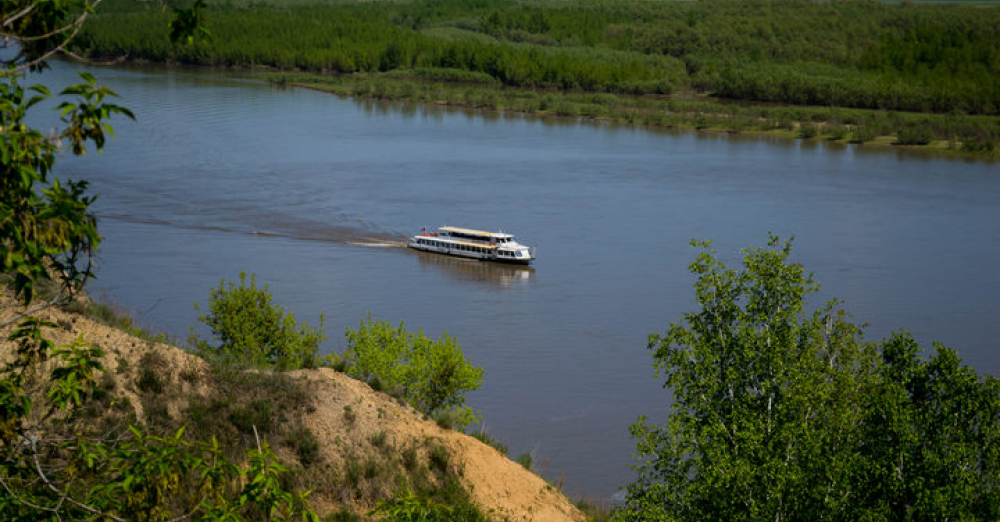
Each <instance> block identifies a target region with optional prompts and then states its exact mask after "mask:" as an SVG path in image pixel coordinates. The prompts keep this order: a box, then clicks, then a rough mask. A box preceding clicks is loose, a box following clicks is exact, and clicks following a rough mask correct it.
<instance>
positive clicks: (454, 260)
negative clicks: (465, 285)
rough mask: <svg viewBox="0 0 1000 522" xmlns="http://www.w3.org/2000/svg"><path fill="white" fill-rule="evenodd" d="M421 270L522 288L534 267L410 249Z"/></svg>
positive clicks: (533, 271) (526, 283)
mask: <svg viewBox="0 0 1000 522" xmlns="http://www.w3.org/2000/svg"><path fill="white" fill-rule="evenodd" d="M410 251H411V252H412V253H413V255H414V256H415V257H416V258H417V261H418V262H419V263H420V268H421V269H422V270H425V271H430V270H433V271H436V272H441V273H444V274H446V275H448V276H450V277H452V278H454V279H456V280H458V281H466V282H475V283H485V284H486V285H488V286H491V287H496V288H503V289H507V288H513V287H526V286H529V285H531V284H533V283H534V282H535V269H534V268H533V267H530V266H523V265H507V264H504V263H494V262H492V261H479V260H478V259H465V258H462V257H453V256H446V255H442V254H435V253H432V252H420V251H417V250H410Z"/></svg>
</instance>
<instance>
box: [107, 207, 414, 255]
mask: <svg viewBox="0 0 1000 522" xmlns="http://www.w3.org/2000/svg"><path fill="white" fill-rule="evenodd" d="M98 219H100V220H107V221H117V222H122V223H133V224H138V225H154V226H164V227H170V228H174V229H178V230H192V231H200V232H217V233H223V234H238V235H244V236H257V237H268V238H281V239H291V240H295V241H316V242H327V243H338V244H344V245H351V246H357V247H363V248H405V247H406V243H407V236H406V235H404V234H402V233H399V232H396V231H390V230H384V229H381V230H380V229H377V228H374V227H372V226H371V225H368V224H361V223H359V224H358V225H356V226H350V225H326V224H321V223H315V222H307V221H300V222H298V223H294V224H293V223H291V222H288V221H284V222H280V223H278V222H272V223H269V224H268V226H260V227H258V226H254V224H253V223H233V224H225V223H186V222H183V221H172V220H165V219H157V218H148V217H138V216H128V215H116V214H99V215H98Z"/></svg>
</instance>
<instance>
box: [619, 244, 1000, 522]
mask: <svg viewBox="0 0 1000 522" xmlns="http://www.w3.org/2000/svg"><path fill="white" fill-rule="evenodd" d="M696 245H698V246H701V247H702V248H703V251H702V253H701V254H700V255H699V256H698V258H697V260H696V261H695V262H694V263H693V264H692V265H691V271H692V272H693V273H694V274H696V275H697V282H696V283H695V293H696V296H697V299H698V303H699V305H700V307H701V310H700V311H698V312H695V313H688V314H685V316H684V319H683V322H681V323H679V324H678V323H673V324H671V326H670V328H668V329H667V331H666V332H665V333H664V334H662V335H656V334H654V335H651V336H650V339H649V348H650V350H651V351H652V352H653V356H654V366H655V368H656V369H657V372H658V374H659V375H662V376H664V377H665V387H667V388H669V389H670V391H671V394H672V397H673V411H672V413H671V415H670V418H669V420H668V421H667V424H666V425H665V426H662V427H659V426H655V425H651V424H650V423H648V422H647V421H646V419H645V418H642V417H640V419H639V421H638V422H637V423H636V424H635V425H633V426H632V428H631V431H632V435H633V437H635V438H636V439H637V453H638V454H639V456H641V457H643V458H644V461H643V463H642V464H640V465H639V466H637V471H638V475H639V476H638V480H637V481H636V482H634V483H632V484H630V485H629V486H628V490H627V493H628V495H627V500H626V504H625V506H623V508H622V509H621V510H620V511H619V512H617V513H616V515H615V518H616V519H617V520H706V519H715V520H762V519H768V520H774V519H792V520H814V519H834V520H886V519H893V520H896V519H907V520H940V519H942V518H951V517H954V518H960V519H962V518H964V519H976V520H988V519H994V518H996V517H997V516H998V514H1000V507H998V506H1000V487H998V484H1000V482H998V480H997V479H998V478H1000V460H998V459H997V457H998V455H1000V382H998V381H997V380H996V379H994V378H992V377H989V376H984V377H982V378H980V377H978V376H977V375H976V374H975V372H973V371H972V370H971V369H969V368H965V367H962V366H961V365H960V363H959V360H958V358H957V356H956V355H955V353H954V352H953V351H951V350H948V349H945V348H943V347H938V350H937V354H936V355H935V356H934V357H933V358H932V359H930V360H929V361H927V362H923V361H921V360H920V359H919V357H918V353H919V348H918V347H917V345H916V343H915V342H914V341H913V340H912V339H911V338H910V337H909V336H908V335H906V334H903V333H900V334H896V335H894V336H893V337H892V338H890V339H888V340H886V341H884V342H882V343H868V342H865V341H864V340H863V336H862V331H861V329H860V328H859V327H857V326H855V325H854V324H852V323H850V322H849V321H848V318H847V317H846V315H845V314H844V312H843V311H840V310H837V309H836V307H835V306H836V303H834V302H831V303H828V304H826V305H825V306H823V307H821V308H819V309H818V310H816V311H814V312H812V313H807V312H806V311H805V297H806V296H807V295H809V294H810V293H812V292H814V291H815V290H816V289H817V288H818V285H817V284H816V283H815V281H814V280H813V279H812V277H811V275H808V274H806V273H805V271H804V270H803V268H802V267H801V265H798V264H796V263H791V262H789V261H788V257H789V255H790V250H791V243H790V242H786V243H783V244H782V243H779V241H778V240H777V239H776V238H774V237H772V238H771V241H770V243H769V246H768V248H762V249H750V250H748V251H746V253H745V256H744V260H743V270H742V271H739V272H737V271H734V270H732V269H729V268H727V267H726V266H725V265H724V264H723V263H722V262H720V261H718V259H717V258H716V257H715V254H714V252H712V251H710V250H708V245H707V244H705V243H696Z"/></svg>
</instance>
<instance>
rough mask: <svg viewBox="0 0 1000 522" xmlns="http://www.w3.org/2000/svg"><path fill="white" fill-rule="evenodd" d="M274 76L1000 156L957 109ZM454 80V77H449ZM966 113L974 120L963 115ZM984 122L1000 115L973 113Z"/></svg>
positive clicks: (673, 124) (364, 92)
mask: <svg viewBox="0 0 1000 522" xmlns="http://www.w3.org/2000/svg"><path fill="white" fill-rule="evenodd" d="M268 78H269V79H270V81H272V82H274V83H276V84H280V85H290V86H296V87H303V88H307V89H313V90H318V91H322V92H328V93H332V94H335V95H338V96H350V97H356V98H364V99H376V100H390V101H400V102H412V103H426V104H432V105H446V106H452V107H462V108H468V109H475V110H487V111H507V112H516V113H523V114H536V115H541V116H559V117H567V118H581V119H587V120H596V121H605V122H610V123H625V124H631V125H638V126H645V127H656V128H668V129H686V130H691V131H705V132H720V133H730V134H750V135H768V136H777V137H783V138H789V139H803V140H810V141H815V142H820V141H822V142H826V143H830V144H837V143H839V144H843V145H848V144H855V145H864V146H865V147H869V148H877V149H885V150H893V149H895V150H899V149H905V150H909V151H912V152H914V153H920V154H930V155H936V156H950V157H956V158H970V159H972V158H974V159H984V160H988V161H997V160H1000V149H997V148H996V147H995V146H993V144H992V143H989V142H988V143H985V144H984V143H978V142H968V141H962V140H960V139H958V138H955V137H952V138H951V139H940V138H939V137H938V136H939V135H940V134H942V133H947V130H946V129H947V128H948V127H949V126H953V125H954V119H955V116H954V115H949V114H925V113H907V112H894V111H880V110H868V109H851V108H843V107H816V106H799V105H782V104H774V103H767V104H765V103H752V102H743V101H737V100H723V99H717V98H712V97H709V96H705V95H698V94H694V93H678V94H674V95H656V96H653V95H647V96H627V95H615V94H607V93H588V92H566V91H557V90H537V89H517V88H511V87H504V86H501V85H498V84H496V82H492V81H490V80H489V79H488V78H477V77H475V76H474V75H470V74H469V73H467V72H465V71H457V70H428V69H417V70H407V71H391V72H387V73H370V74H364V73H361V74H351V75H344V74H338V75H321V74H310V73H290V72H276V73H270V74H268ZM448 80H451V81H448ZM964 117H965V118H970V117H968V116H964ZM971 118H973V119H976V120H981V121H977V122H976V123H977V124H979V125H982V126H991V125H996V124H997V122H996V120H997V118H995V117H988V116H980V117H971Z"/></svg>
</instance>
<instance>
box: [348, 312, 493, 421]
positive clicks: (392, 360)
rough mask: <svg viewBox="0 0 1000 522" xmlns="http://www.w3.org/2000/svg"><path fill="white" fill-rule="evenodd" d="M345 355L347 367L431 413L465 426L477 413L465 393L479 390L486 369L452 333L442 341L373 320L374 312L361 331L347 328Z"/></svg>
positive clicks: (354, 375)
mask: <svg viewBox="0 0 1000 522" xmlns="http://www.w3.org/2000/svg"><path fill="white" fill-rule="evenodd" d="M347 343H348V347H347V350H345V352H344V354H343V360H344V363H345V371H346V373H347V374H348V375H351V376H352V377H354V378H356V379H361V380H363V381H366V382H369V383H372V382H374V381H375V380H378V382H379V386H380V387H381V388H384V389H388V390H395V391H398V392H399V393H400V394H401V396H402V397H403V398H404V400H406V401H407V402H408V403H410V404H411V405H413V407H415V408H417V409H418V410H420V411H422V412H424V413H426V414H429V415H431V414H439V413H446V412H447V413H448V415H450V416H452V417H453V419H454V420H453V425H454V426H457V427H459V428H464V427H465V426H467V425H468V424H469V423H470V422H471V421H472V420H474V419H475V414H473V412H472V410H471V409H470V408H468V407H465V406H464V404H465V392H466V391H469V390H475V389H478V388H479V386H480V384H481V382H482V378H483V370H482V368H479V367H476V366H473V365H472V364H470V363H469V361H468V360H467V359H466V358H465V356H464V355H463V354H462V349H461V347H460V346H459V344H458V343H457V342H456V341H455V339H454V338H453V337H448V336H447V334H446V335H445V336H444V337H442V338H441V339H438V340H433V339H430V338H428V337H426V336H424V334H423V332H422V331H419V332H417V333H416V334H414V333H410V332H408V331H406V329H405V328H404V327H403V325H402V323H400V325H399V327H396V328H394V327H392V326H391V325H390V324H389V323H388V322H386V321H374V320H372V318H371V314H369V315H368V317H367V318H366V319H365V320H364V321H362V322H361V325H360V326H359V327H358V330H357V331H352V330H351V329H348V330H347Z"/></svg>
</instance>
